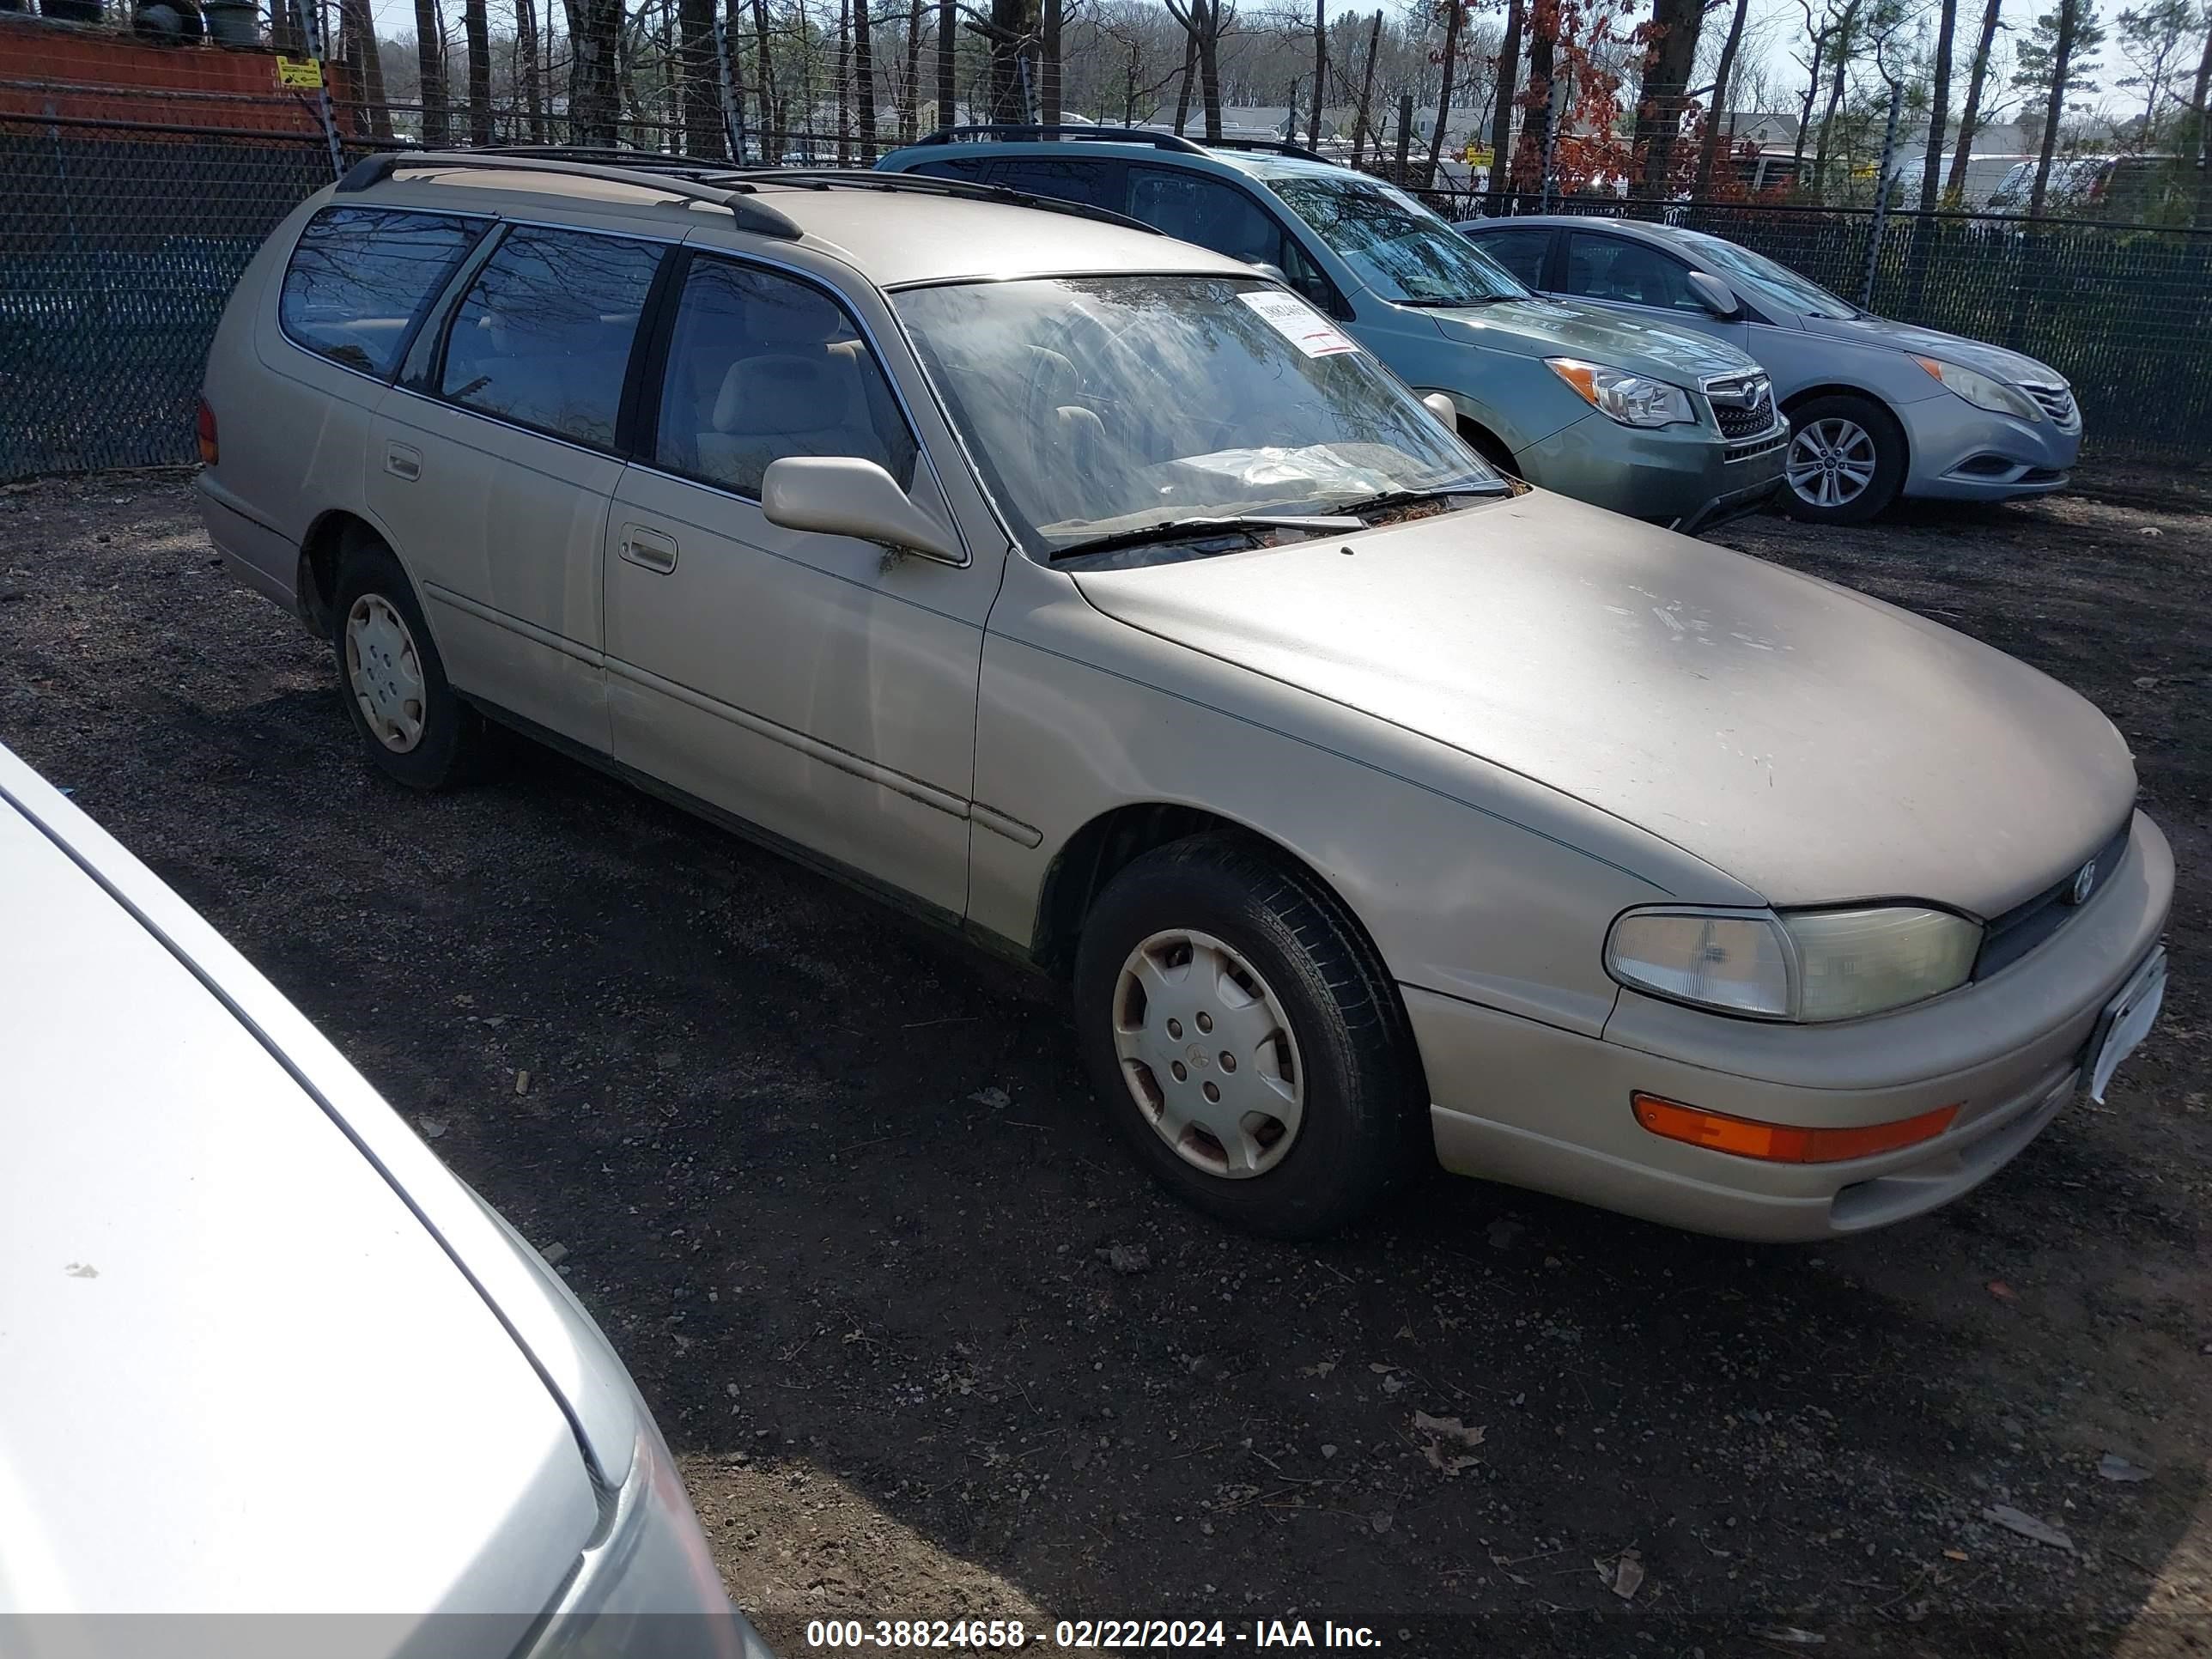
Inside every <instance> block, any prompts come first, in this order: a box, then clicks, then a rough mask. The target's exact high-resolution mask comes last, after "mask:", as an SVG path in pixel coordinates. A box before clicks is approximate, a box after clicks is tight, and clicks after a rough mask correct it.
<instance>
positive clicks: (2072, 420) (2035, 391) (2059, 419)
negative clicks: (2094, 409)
mask: <svg viewBox="0 0 2212 1659" xmlns="http://www.w3.org/2000/svg"><path fill="white" fill-rule="evenodd" d="M2020 389H2021V391H2022V392H2026V393H2027V395H2028V396H2029V397H2031V398H2034V399H2035V402H2036V406H2037V407H2038V408H2039V409H2041V410H2043V412H2044V413H2045V414H2046V415H2048V416H2051V420H2052V421H2053V422H2055V423H2056V424H2057V425H2059V426H2073V425H2075V424H2076V423H2078V422H2080V420H2081V410H2079V409H2078V408H2077V407H2076V406H2075V402H2074V391H2073V388H2072V387H2070V386H2067V385H2066V384H2065V382H2063V380H2062V381H2058V382H2056V383H2054V384H2049V385H2037V384H2035V383H2034V382H2032V381H2027V380H2023V381H2021V386H2020Z"/></svg>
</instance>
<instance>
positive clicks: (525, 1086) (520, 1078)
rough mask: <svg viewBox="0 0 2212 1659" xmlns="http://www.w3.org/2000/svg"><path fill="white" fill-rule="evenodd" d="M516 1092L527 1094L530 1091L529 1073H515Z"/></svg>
mask: <svg viewBox="0 0 2212 1659" xmlns="http://www.w3.org/2000/svg"><path fill="white" fill-rule="evenodd" d="M514 1092H515V1093H517V1094H519V1095H526V1094H528V1093H529V1092H530V1073H527V1072H517V1073H515V1074H514Z"/></svg>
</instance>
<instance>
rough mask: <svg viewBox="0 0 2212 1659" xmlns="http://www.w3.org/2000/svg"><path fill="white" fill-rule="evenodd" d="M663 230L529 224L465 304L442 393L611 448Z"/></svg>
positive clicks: (481, 276)
mask: <svg viewBox="0 0 2212 1659" xmlns="http://www.w3.org/2000/svg"><path fill="white" fill-rule="evenodd" d="M663 251H664V250H663V248H662V246H661V245H660V244H659V243H657V242H641V241H634V240H629V239H627V238H623V237H617V236H594V235H590V234H585V233H582V232H578V231H565V230H541V229H538V228H529V227H526V228H519V229H517V230H515V231H513V233H512V234H509V235H508V237H507V240H505V241H504V242H502V243H501V244H500V246H499V248H498V250H497V251H496V252H494V253H493V254H492V256H491V258H489V259H487V260H485V261H484V266H483V270H481V271H479V272H478V273H477V279H476V281H475V282H474V283H471V285H470V288H469V291H468V294H467V295H466V296H465V298H463V300H462V301H461V303H460V305H459V307H458V308H457V309H456V310H455V312H454V313H453V325H452V328H451V331H449V332H448V333H447V337H446V361H445V367H444V371H443V373H442V374H441V375H440V377H439V382H438V385H439V391H440V394H441V396H443V397H445V398H447V399H449V400H450V401H452V402H453V403H456V404H460V405H462V406H463V407H464V408H467V409H474V410H481V411H482V412H483V413H484V414H487V415H496V416H500V417H501V419H502V420H508V421H513V422H516V423H517V424H518V425H520V426H527V427H535V428H538V430H539V431H541V432H550V433H551V434H553V435H556V436H557V437H562V438H568V439H571V440H573V441H575V442H577V443H580V444H588V445H590V446H591V447H593V448H596V449H611V448H612V447H614V441H615V416H616V413H617V410H619V408H620V407H621V404H622V392H623V379H624V377H625V376H626V375H627V374H628V373H629V354H630V346H631V344H632V343H633V342H634V341H635V338H636V337H637V322H638V314H639V313H640V312H641V311H642V310H643V309H644V307H645V296H646V290H647V289H648V288H650V287H651V286H652V283H653V271H654V270H655V268H656V267H657V266H658V265H659V263H660V258H661V255H662V252H663Z"/></svg>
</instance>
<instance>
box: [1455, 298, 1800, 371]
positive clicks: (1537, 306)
mask: <svg viewBox="0 0 2212 1659" xmlns="http://www.w3.org/2000/svg"><path fill="white" fill-rule="evenodd" d="M1421 314H1422V315H1423V316H1425V317H1427V318H1429V319H1431V320H1432V321H1434V322H1435V324H1436V325H1437V331H1438V332H1439V333H1441V334H1442V335H1443V337H1444V338H1446V339H1447V340H1455V341H1462V342H1473V343H1476V344H1480V345H1486V346H1489V347H1490V348H1492V349H1494V350H1499V351H1515V352H1518V353H1520V354H1521V355H1522V356H1529V357H1581V358H1583V359H1585V360H1586V361H1588V362H1594V363H1603V364H1605V365H1607V367H1608V368H1625V369H1628V370H1631V371H1632V372H1634V373H1636V374H1656V375H1658V376H1660V377H1661V378H1662V379H1664V380H1672V381H1674V382H1675V383H1677V384H1678V385H1684V386H1694V385H1696V384H1697V383H1698V381H1699V380H1703V379H1704V378H1705V377H1706V376H1708V375H1713V374H1756V373H1757V372H1758V370H1759V365H1758V364H1757V363H1755V362H1753V361H1752V360H1751V359H1750V358H1749V357H1747V356H1745V355H1744V354H1743V353H1742V352H1741V351H1739V350H1737V349H1735V347H1734V346H1732V345H1729V344H1728V343H1726V342H1724V341H1721V340H1716V339H1713V338H1711V337H1708V336H1705V335H1703V334H1699V333H1697V332H1696V331H1693V330H1689V329H1685V330H1683V331H1681V332H1680V333H1675V332H1674V331H1670V330H1668V329H1664V328H1656V327H1654V326H1653V325H1650V324H1649V323H1644V322H1639V321H1638V320H1637V319H1635V318H1633V317H1626V316H1623V315H1621V313H1619V312H1615V311H1607V310H1604V309H1603V308H1601V307H1596V306H1578V305H1576V304H1575V303H1574V302H1573V301H1568V300H1546V299H1534V298H1531V299H1527V300H1502V301H1498V302H1497V303H1496V304H1494V305H1483V306H1459V307H1453V308H1451V309H1449V310H1436V311H1431V310H1427V309H1424V310H1423V311H1422V313H1421Z"/></svg>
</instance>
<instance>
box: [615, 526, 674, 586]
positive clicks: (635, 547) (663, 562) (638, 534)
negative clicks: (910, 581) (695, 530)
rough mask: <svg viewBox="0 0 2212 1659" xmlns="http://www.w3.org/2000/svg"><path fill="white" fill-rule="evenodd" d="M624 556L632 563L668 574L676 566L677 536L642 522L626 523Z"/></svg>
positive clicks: (623, 546) (623, 540)
mask: <svg viewBox="0 0 2212 1659" xmlns="http://www.w3.org/2000/svg"><path fill="white" fill-rule="evenodd" d="M622 556H623V557H624V558H625V559H628V560H629V562H631V563H632V564H634V565H638V566H641V567H642V568H645V569H647V570H650V571H653V573H654V574H657V575H662V576H665V575H666V574H668V573H669V572H670V571H671V570H673V569H675V568H676V538H675V537H673V536H665V535H663V534H662V533H661V532H659V531H658V530H647V528H646V527H645V526H643V525H641V524H626V525H624V526H623V531H622Z"/></svg>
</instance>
